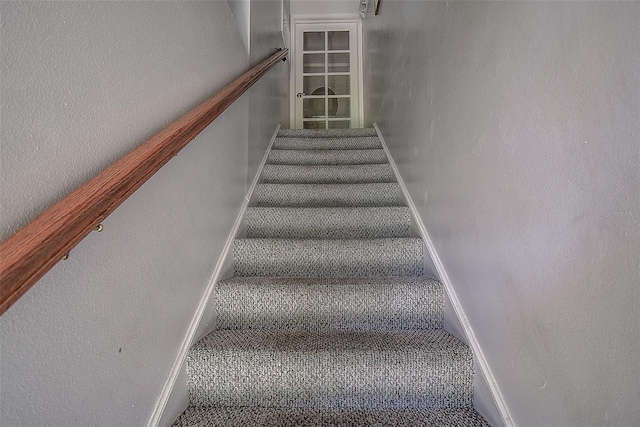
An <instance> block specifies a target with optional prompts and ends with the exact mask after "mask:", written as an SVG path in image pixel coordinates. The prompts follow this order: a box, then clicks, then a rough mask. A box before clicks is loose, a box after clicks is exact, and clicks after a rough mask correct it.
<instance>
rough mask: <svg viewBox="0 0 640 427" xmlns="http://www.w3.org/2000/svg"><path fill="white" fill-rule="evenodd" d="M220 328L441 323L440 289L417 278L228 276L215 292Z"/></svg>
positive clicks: (431, 325) (385, 326)
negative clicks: (287, 278) (269, 278)
mask: <svg viewBox="0 0 640 427" xmlns="http://www.w3.org/2000/svg"><path fill="white" fill-rule="evenodd" d="M214 298H215V300H214V301H215V306H216V307H218V316H217V322H218V328H219V329H263V330H264V329H272V330H276V329H280V330H309V331H329V330H380V331H394V330H410V329H437V328H442V326H443V291H442V287H441V285H440V284H439V283H438V282H435V281H426V282H420V281H419V280H412V281H409V280H404V281H403V280H399V279H394V280H389V281H384V280H372V279H363V280H360V281H358V280H354V279H342V280H340V279H336V280H327V279H324V280H318V281H316V282H313V281H312V280H306V281H305V280H301V279H291V280H286V279H274V280H272V281H268V280H256V281H251V280H250V279H245V278H238V279H229V280H228V281H224V282H222V283H220V284H219V285H218V288H217V291H216V294H215V297H214Z"/></svg>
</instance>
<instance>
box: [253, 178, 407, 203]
mask: <svg viewBox="0 0 640 427" xmlns="http://www.w3.org/2000/svg"><path fill="white" fill-rule="evenodd" d="M255 202H256V205H257V206H280V207H287V206H288V207H340V206H404V205H405V204H404V202H403V199H402V192H401V190H400V186H399V185H398V184H397V183H361V184H258V185H257V186H256V189H255Z"/></svg>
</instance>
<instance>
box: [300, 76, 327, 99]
mask: <svg viewBox="0 0 640 427" xmlns="http://www.w3.org/2000/svg"><path fill="white" fill-rule="evenodd" d="M302 91H303V92H304V93H305V94H307V95H326V93H325V92H326V90H325V85H324V76H304V77H303V78H302Z"/></svg>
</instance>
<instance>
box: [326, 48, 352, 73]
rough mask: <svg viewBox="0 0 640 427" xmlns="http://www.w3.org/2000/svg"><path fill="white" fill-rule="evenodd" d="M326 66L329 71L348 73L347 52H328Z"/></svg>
mask: <svg viewBox="0 0 640 427" xmlns="http://www.w3.org/2000/svg"><path fill="white" fill-rule="evenodd" d="M328 55H329V57H328V60H329V61H328V68H329V70H328V71H329V72H330V73H348V72H349V54H348V53H329V54H328Z"/></svg>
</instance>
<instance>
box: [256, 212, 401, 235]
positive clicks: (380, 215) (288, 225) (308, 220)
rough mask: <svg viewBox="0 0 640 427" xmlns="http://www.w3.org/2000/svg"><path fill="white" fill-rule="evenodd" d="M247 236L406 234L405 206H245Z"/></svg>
mask: <svg viewBox="0 0 640 427" xmlns="http://www.w3.org/2000/svg"><path fill="white" fill-rule="evenodd" d="M246 224H247V237H249V238H265V237H266V238H283V239H314V238H317V239H358V238H362V239H367V238H369V239H370V238H376V237H409V233H410V224H411V217H410V212H409V208H407V207H404V206H390V207H341V208H326V207H325V208H287V207H284V208H281V207H249V208H248V209H247V216H246Z"/></svg>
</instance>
